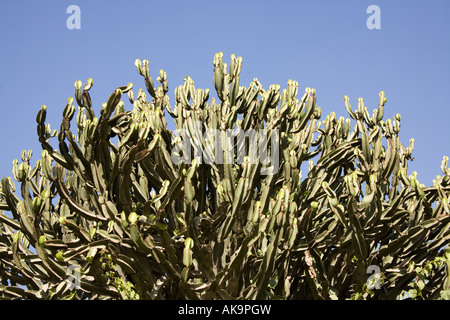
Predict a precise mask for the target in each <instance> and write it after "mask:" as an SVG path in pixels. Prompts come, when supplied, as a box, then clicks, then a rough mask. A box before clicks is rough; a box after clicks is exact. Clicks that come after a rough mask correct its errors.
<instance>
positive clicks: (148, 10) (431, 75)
mask: <svg viewBox="0 0 450 320" xmlns="http://www.w3.org/2000/svg"><path fill="white" fill-rule="evenodd" d="M70 5H77V6H79V8H80V10H81V20H80V21H81V29H79V30H76V29H74V30H70V29H68V28H67V26H66V21H67V19H68V18H69V16H70V14H68V13H67V12H66V10H67V7H68V6H70ZM370 5H377V6H379V8H380V10H381V29H374V30H370V29H368V28H367V26H366V21H367V19H368V18H369V16H370V14H368V13H367V12H366V10H367V7H368V6H370ZM0 30H1V32H0V43H1V44H2V45H1V47H0V74H1V77H0V114H1V118H0V119H1V126H0V137H1V139H0V150H1V156H0V177H4V176H11V175H12V173H11V169H12V160H13V159H20V152H21V151H22V150H23V149H26V150H28V149H32V150H33V151H34V160H37V159H38V158H39V157H40V151H41V148H40V145H39V143H38V139H37V135H36V122H35V118H36V113H37V111H38V110H39V108H40V107H41V105H43V104H45V105H47V107H48V117H47V121H48V122H49V123H50V124H51V126H52V128H54V129H59V125H60V120H61V116H62V111H63V108H64V106H65V104H66V101H67V98H68V97H71V96H74V83H75V81H76V80H78V79H79V80H82V81H83V83H85V82H86V80H87V79H88V78H93V80H94V86H93V88H92V89H91V91H90V93H91V96H92V100H93V103H94V106H95V107H96V110H97V111H99V110H100V106H101V104H102V103H103V102H106V100H107V98H108V96H109V94H110V93H111V92H112V91H113V90H114V89H115V88H116V87H118V86H122V85H126V84H127V83H129V82H132V83H133V84H134V91H135V92H137V90H138V89H139V88H145V85H144V83H143V79H142V77H141V76H140V75H139V74H138V73H137V71H136V68H135V66H134V61H135V59H136V58H139V59H141V60H142V59H148V60H149V62H150V63H149V64H150V71H151V75H152V76H153V78H154V79H155V80H156V77H157V76H158V72H159V70H160V69H163V70H164V71H166V72H167V74H168V80H169V93H170V101H171V103H172V105H173V101H174V95H173V90H174V89H175V87H177V86H178V85H180V84H182V83H183V78H184V77H185V76H186V75H189V76H190V77H191V78H193V79H194V81H195V85H196V87H197V88H210V89H211V90H213V88H214V85H213V83H212V69H213V65H212V60H213V57H214V54H215V53H216V52H219V51H222V52H223V53H224V58H225V61H228V60H229V57H230V55H231V54H232V53H234V54H236V55H237V56H242V57H243V61H244V62H243V67H242V73H241V85H245V86H248V85H249V83H250V82H251V80H252V79H253V78H254V77H257V78H258V79H259V80H260V81H261V82H262V84H263V85H264V87H265V88H266V89H267V88H268V87H269V85H271V84H275V83H276V84H280V85H281V87H282V88H284V87H286V86H287V81H288V80H289V79H293V80H297V81H298V82H299V86H300V90H301V91H300V92H303V89H304V88H305V87H313V88H315V89H316V91H317V99H318V105H319V106H320V107H321V108H322V112H323V113H322V115H323V118H325V116H326V115H327V114H329V113H331V112H332V111H334V112H335V113H336V115H337V116H338V117H339V116H341V115H342V116H344V117H346V118H347V117H349V116H348V114H347V113H346V110H345V107H344V103H343V98H344V95H348V96H349V97H350V102H351V104H352V107H353V109H355V108H356V106H357V101H358V98H359V97H363V98H364V102H365V104H366V106H368V108H369V113H371V112H372V110H373V109H374V108H376V106H377V102H378V93H379V92H380V91H381V90H384V91H385V93H386V96H387V99H388V101H387V104H386V113H385V118H392V117H393V116H394V115H395V114H397V113H399V114H400V115H401V116H402V131H401V133H400V134H401V135H400V137H401V140H402V142H403V143H404V144H405V145H406V146H407V145H409V139H410V138H414V139H415V140H416V143H415V150H414V153H413V156H414V157H415V160H414V161H413V162H412V163H411V164H410V173H411V172H412V171H413V170H416V171H417V172H418V178H419V181H420V182H422V183H424V184H426V185H431V183H432V179H434V178H435V176H436V175H437V174H442V173H441V171H440V169H439V167H440V163H441V160H442V157H443V156H444V155H447V156H450V144H449V141H450V139H449V137H450V133H449V129H448V123H449V121H450V102H449V101H450V96H449V92H450V77H449V75H450V1H448V0H431V1H406V0H389V1H384V0H370V1H365V0H340V1H336V0H333V1H332V0H317V1H300V0H296V1H294V0H290V1H288V0H279V1H276V2H275V1H262V0H259V1H254V0H246V1H236V0H231V1H138V0H131V1H127V2H125V1H100V0H95V1H82V0H71V1H56V0H54V1H49V0H45V1H23V0H16V1H5V0H2V1H0ZM123 100H124V102H126V105H127V107H128V108H130V105H129V104H128V101H127V98H126V97H124V99H123ZM168 121H170V118H168ZM53 145H54V146H55V147H56V146H57V144H56V141H55V142H53Z"/></svg>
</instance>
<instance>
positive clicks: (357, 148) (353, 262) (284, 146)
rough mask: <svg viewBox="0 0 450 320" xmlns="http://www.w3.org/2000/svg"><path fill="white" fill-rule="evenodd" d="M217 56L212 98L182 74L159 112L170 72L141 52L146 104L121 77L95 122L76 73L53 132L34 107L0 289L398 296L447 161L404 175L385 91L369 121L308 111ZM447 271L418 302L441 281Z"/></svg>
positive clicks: (418, 256)
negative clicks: (37, 152)
mask: <svg viewBox="0 0 450 320" xmlns="http://www.w3.org/2000/svg"><path fill="white" fill-rule="evenodd" d="M213 64H214V71H213V83H214V87H215V90H216V93H217V98H214V97H211V98H210V91H209V90H208V89H205V90H203V89H196V88H195V86H194V81H193V79H191V78H190V77H186V78H185V79H184V84H183V85H180V86H178V87H177V88H175V102H174V104H173V105H172V106H171V104H170V102H169V96H168V92H169V86H168V81H167V74H166V72H164V71H163V70H161V71H160V73H159V77H158V78H157V81H158V83H159V84H160V85H159V86H156V85H155V82H154V81H153V79H152V77H151V75H150V69H149V62H148V61H147V60H143V61H140V60H136V63H135V66H136V68H137V71H138V72H139V74H140V75H141V76H143V77H144V82H145V86H146V89H147V92H148V94H149V95H150V96H147V94H146V92H144V91H143V90H142V89H140V90H139V91H138V92H137V94H136V95H135V94H134V93H133V90H132V87H133V86H132V84H131V83H130V84H128V85H126V86H122V87H119V88H117V89H116V90H114V92H113V93H112V94H111V95H110V97H109V98H108V100H107V102H106V103H104V104H103V105H102V107H101V109H100V112H99V114H98V112H97V113H96V111H95V110H94V109H95V108H94V107H93V105H92V102H91V98H90V93H89V91H90V89H91V87H92V86H93V81H92V79H88V81H87V82H86V83H85V84H84V85H83V83H82V82H81V81H79V80H78V81H76V82H75V98H69V99H68V101H67V104H66V106H65V108H64V110H63V118H62V123H61V126H60V129H59V130H53V131H52V130H51V128H50V125H49V124H46V122H45V120H46V114H47V108H46V107H45V106H42V108H41V109H40V110H39V112H38V114H37V117H36V121H37V133H38V137H39V141H40V143H41V145H42V149H43V151H42V152H41V158H40V159H39V160H37V161H36V163H35V165H34V167H33V166H32V164H31V157H32V153H31V151H29V152H26V151H24V152H23V153H22V155H21V160H22V162H21V163H20V164H19V161H17V160H14V162H13V178H14V180H15V181H16V182H18V183H19V184H20V188H19V189H17V190H16V183H15V182H14V180H13V179H12V178H3V179H2V180H1V189H0V210H2V211H0V283H1V284H0V297H2V298H8V299H11V298H26V299H50V298H53V299H277V298H281V299H350V298H359V297H366V298H367V297H372V298H384V299H395V298H397V297H399V296H400V295H402V294H403V293H404V292H403V291H402V290H405V288H407V287H408V284H409V283H411V281H412V279H413V278H414V277H415V276H416V275H415V274H414V273H413V272H411V270H414V267H421V266H424V265H425V264H426V263H427V261H430V260H433V259H435V258H436V257H438V256H440V255H441V254H440V250H441V249H442V248H443V247H445V246H446V245H447V244H448V241H449V239H450V231H449V227H450V224H449V223H450V207H449V203H448V192H449V191H450V170H449V169H448V168H447V161H448V158H447V157H444V159H443V162H442V165H441V169H442V171H443V176H438V177H437V178H436V179H435V180H434V185H433V186H431V187H425V186H424V185H423V184H421V183H420V182H419V181H418V178H417V174H416V173H412V174H409V173H408V161H409V160H410V159H411V154H412V151H413V148H414V140H413V139H411V143H410V145H409V146H408V147H405V146H403V145H402V143H401V142H400V139H399V131H400V120H401V119H400V115H396V116H395V117H394V119H392V120H391V119H387V120H386V121H384V120H383V115H384V106H385V103H386V97H385V95H384V92H380V98H379V103H378V108H376V109H375V110H374V111H373V114H372V115H370V114H369V111H368V109H367V108H366V107H365V105H364V102H363V99H362V98H360V99H359V100H358V108H357V109H355V110H353V109H352V108H351V105H350V99H349V97H347V96H345V98H344V105H345V107H346V109H347V111H348V113H349V115H350V117H351V119H344V118H343V117H340V118H339V119H337V118H336V115H335V114H334V113H331V114H330V115H328V116H327V117H326V118H325V119H324V120H323V121H320V119H321V117H322V112H321V109H320V107H319V106H317V104H316V91H315V90H314V89H311V88H306V90H305V92H304V94H303V95H302V96H301V97H299V96H298V83H297V82H296V81H292V80H289V81H288V86H287V88H286V89H283V90H281V91H280V86H279V85H271V86H270V87H269V89H268V90H265V89H264V88H263V86H262V84H261V83H260V82H259V81H258V79H256V78H255V79H254V80H253V81H252V82H251V83H250V85H249V87H245V86H241V84H240V78H239V74H240V71H241V67H242V58H241V57H236V56H235V55H232V56H231V60H230V64H229V66H228V65H227V64H226V63H224V62H223V55H222V53H218V54H216V55H215V57H214V60H213ZM124 94H127V95H128V100H129V102H130V103H131V105H132V108H131V109H130V110H128V111H127V107H126V105H125V102H123V101H122V100H121V99H122V97H123V95H124ZM74 102H76V104H77V106H78V107H76V106H75V105H74V104H73V103H74ZM166 113H168V114H169V115H170V116H171V117H172V118H173V119H174V124H175V128H176V129H177V130H176V132H172V131H170V130H169V129H168V125H167V121H166ZM74 118H75V119H74ZM73 120H75V121H73ZM73 122H75V123H76V131H74V129H73V128H72V125H73ZM352 122H353V123H355V125H354V127H353V128H352ZM257 133H264V134H261V135H259V134H257ZM255 137H256V138H255ZM235 139H237V140H238V141H240V142H241V143H236V144H233V143H232V142H233V141H234V140H235ZM55 143H56V144H57V146H58V148H56V149H55V147H54V144H55ZM191 149H192V150H191ZM191 151H192V152H191ZM313 160H316V161H315V163H314V161H313ZM303 163H308V164H309V168H308V172H306V173H304V172H302V170H301V166H302V164H303ZM441 259H448V255H444V256H442V257H441ZM449 265H450V261H447V264H444V263H442V264H440V265H439V266H440V267H439V268H436V270H434V272H433V279H432V280H430V282H429V283H430V284H429V285H428V286H429V288H428V287H427V288H426V289H423V290H421V296H422V297H424V298H433V297H439V296H440V295H439V292H441V291H443V290H448V289H449V287H448V286H449V281H448V278H447V274H448V272H449V270H448V266H449ZM370 266H377V267H378V268H379V270H380V274H379V279H380V280H379V283H378V285H379V287H378V288H377V289H378V290H371V288H370V286H368V277H369V275H370V274H368V270H370V268H369V267H370ZM74 270H77V272H76V273H74ZM441 296H446V295H441Z"/></svg>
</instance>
